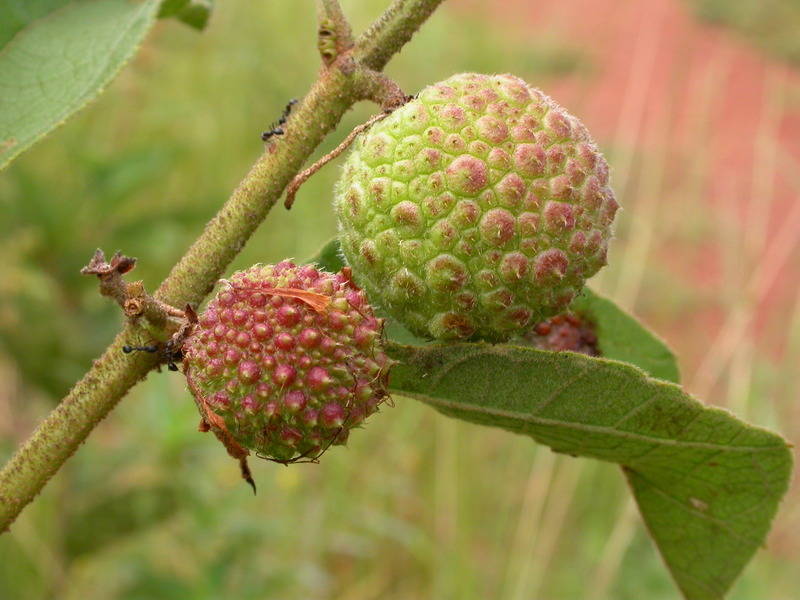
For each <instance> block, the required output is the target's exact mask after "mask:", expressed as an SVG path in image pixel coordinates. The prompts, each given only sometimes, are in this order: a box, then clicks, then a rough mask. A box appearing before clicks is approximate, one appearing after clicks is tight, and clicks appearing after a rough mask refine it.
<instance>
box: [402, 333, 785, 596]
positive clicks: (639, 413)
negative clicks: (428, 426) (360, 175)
mask: <svg viewBox="0 0 800 600" xmlns="http://www.w3.org/2000/svg"><path fill="white" fill-rule="evenodd" d="M389 354H390V356H392V357H393V358H394V359H396V360H398V361H399V364H398V365H396V366H395V367H394V370H393V371H392V378H391V383H390V387H391V389H392V390H393V391H395V392H396V393H398V394H403V395H406V396H410V397H412V398H416V399H418V400H422V401H423V402H425V403H427V404H429V405H431V406H432V407H434V408H436V409H437V410H439V411H440V412H442V413H443V414H446V415H448V416H451V417H456V418H459V419H463V420H465V421H469V422H472V423H477V424H480V425H488V426H491V427H500V428H503V429H508V430H509V431H513V432H515V433H521V434H524V435H528V436H531V437H532V438H533V439H534V440H536V441H537V442H539V443H542V444H546V445H548V446H550V447H551V448H552V449H553V450H554V451H556V452H561V453H565V454H570V455H573V456H584V457H588V458H595V459H598V460H604V461H610V462H615V463H619V464H620V465H622V467H623V470H624V471H625V474H626V475H627V477H628V482H629V484H630V486H631V488H632V489H633V492H634V496H635V497H636V501H637V503H638V504H639V509H640V511H641V512H642V515H643V517H644V519H645V522H646V523H647V525H648V528H649V530H650V533H651V535H652V536H653V539H654V540H655V542H656V544H657V545H658V547H659V549H660V551H661V554H662V556H663V557H664V560H665V561H666V563H667V566H668V567H669V569H670V571H671V572H672V575H673V577H674V578H675V580H676V582H677V583H678V586H679V587H680V588H681V590H682V591H683V593H684V596H685V597H686V598H687V599H688V600H707V599H708V600H710V599H715V598H721V597H722V596H723V594H724V593H725V591H727V589H728V588H729V587H730V586H731V584H732V583H733V581H734V579H735V578H736V577H737V576H738V575H739V573H740V572H741V570H742V569H743V568H744V565H745V564H747V562H748V561H749V560H750V558H751V557H752V555H753V553H755V551H756V550H757V549H758V548H759V547H760V546H761V544H763V542H764V539H765V537H766V534H767V532H768V531H769V527H770V524H771V523H772V519H773V518H774V516H775V513H776V512H777V508H778V504H779V502H780V500H781V498H782V497H783V495H784V494H785V493H786V491H787V489H788V486H789V478H790V475H791V468H792V456H791V452H790V450H789V446H788V444H787V443H786V441H785V440H783V439H782V438H781V437H780V436H778V435H776V434H774V433H772V432H769V431H767V430H764V429H760V428H756V427H753V426H750V425H747V424H746V423H744V422H742V421H740V420H738V419H736V418H735V417H734V416H733V415H731V414H729V413H727V412H725V411H722V410H719V409H716V408H709V407H704V406H703V405H702V404H701V403H700V402H698V401H697V400H695V399H694V398H692V397H690V396H688V395H687V394H686V393H685V392H683V391H682V390H681V389H680V388H679V387H678V386H676V385H674V384H670V383H667V382H663V381H659V380H654V379H651V378H649V377H647V375H646V374H645V373H644V372H642V371H640V370H639V369H637V368H635V367H632V366H629V365H626V364H624V363H620V362H616V361H611V360H607V359H596V358H591V357H586V356H582V355H579V354H574V353H571V352H561V353H554V352H545V351H539V350H534V349H531V348H520V347H515V346H511V345H504V344H497V345H489V344H442V345H436V346H428V347H425V348H419V347H412V346H401V345H396V344H392V345H390V346H389Z"/></svg>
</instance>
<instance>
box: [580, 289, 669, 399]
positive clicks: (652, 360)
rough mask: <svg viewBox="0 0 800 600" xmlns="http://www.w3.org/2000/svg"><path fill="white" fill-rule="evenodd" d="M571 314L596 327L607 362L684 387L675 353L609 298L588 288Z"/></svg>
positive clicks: (602, 353)
mask: <svg viewBox="0 0 800 600" xmlns="http://www.w3.org/2000/svg"><path fill="white" fill-rule="evenodd" d="M570 311H571V312H573V313H575V314H577V315H578V316H580V317H582V318H586V319H588V320H589V321H591V322H592V323H593V324H594V330H595V334H596V335H597V340H598V346H599V349H600V355H601V356H603V357H604V358H613V359H614V360H619V361H622V362H627V363H631V364H633V365H636V366H637V367H639V368H640V369H642V370H643V371H644V372H645V373H647V374H648V375H650V376H652V377H655V378H656V379H664V380H666V381H671V382H672V383H680V373H679V371H678V363H677V361H676V360H675V355H674V354H673V353H672V351H671V350H670V349H669V348H668V347H667V346H666V344H664V342H662V341H661V340H660V339H658V338H657V337H656V336H655V335H654V334H653V333H651V332H650V331H648V330H647V329H645V328H644V327H643V326H642V325H641V324H640V323H639V322H638V321H637V320H636V319H634V318H633V317H632V316H630V315H629V314H628V313H626V312H625V311H623V310H622V309H621V308H619V307H618V306H617V305H616V304H614V303H613V302H612V301H611V300H609V299H608V298H604V297H603V296H600V295H599V294H597V293H596V292H593V291H592V290H591V289H589V288H588V287H585V288H583V291H582V292H581V295H580V296H579V297H578V298H576V299H575V301H574V302H573V303H572V304H571V305H570Z"/></svg>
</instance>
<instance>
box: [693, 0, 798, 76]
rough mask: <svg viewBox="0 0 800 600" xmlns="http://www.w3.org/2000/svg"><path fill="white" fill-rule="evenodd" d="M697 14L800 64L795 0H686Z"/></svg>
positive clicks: (783, 57) (796, 4) (785, 58)
mask: <svg viewBox="0 0 800 600" xmlns="http://www.w3.org/2000/svg"><path fill="white" fill-rule="evenodd" d="M689 1H690V4H691V5H692V7H693V8H694V10H695V13H696V14H697V16H698V17H700V18H701V19H703V20H706V21H709V22H711V23H718V24H722V25H727V26H729V27H732V28H733V29H735V30H736V31H738V32H740V33H742V34H744V35H745V36H746V37H747V38H748V39H749V40H750V41H751V42H755V43H756V44H758V45H759V46H760V47H762V48H763V49H765V50H767V51H768V52H771V53H773V54H774V55H776V56H779V57H781V58H782V59H784V60H788V61H790V62H792V63H795V64H800V2H798V1H797V0H689Z"/></svg>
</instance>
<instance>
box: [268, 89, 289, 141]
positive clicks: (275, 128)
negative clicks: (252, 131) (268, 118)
mask: <svg viewBox="0 0 800 600" xmlns="http://www.w3.org/2000/svg"><path fill="white" fill-rule="evenodd" d="M295 104H297V98H292V99H291V100H289V103H288V104H287V105H286V108H284V109H283V114H281V118H280V119H278V120H277V121H275V122H274V123H273V124H272V125H270V126H269V127H270V129H269V131H265V132H264V133H262V134H261V139H262V140H264V141H265V142H266V141H267V140H268V139H269V138H271V137H272V136H273V135H283V133H284V131H283V127H282V125H285V124H286V119H288V118H289V113H290V112H292V107H293V106H294V105H295Z"/></svg>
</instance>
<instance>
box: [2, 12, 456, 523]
mask: <svg viewBox="0 0 800 600" xmlns="http://www.w3.org/2000/svg"><path fill="white" fill-rule="evenodd" d="M321 1H322V2H323V4H324V6H326V7H328V9H329V10H332V11H336V10H337V6H338V5H337V3H336V2H334V1H333V0H321ZM442 1H443V0H400V1H397V2H395V3H394V4H392V5H391V7H390V8H389V9H388V10H387V11H386V13H384V15H383V16H382V17H380V18H379V20H378V21H377V22H376V23H375V24H374V25H373V26H372V27H370V28H369V30H368V34H365V36H367V37H364V36H362V37H361V38H359V39H358V40H356V46H357V47H359V48H361V49H362V53H361V54H358V55H353V54H351V53H349V52H348V53H345V54H341V55H339V56H337V57H335V59H334V60H333V61H332V62H331V63H330V65H329V66H327V67H326V68H323V69H322V70H321V71H320V76H319V78H318V80H317V82H316V83H315V84H314V86H313V87H312V88H311V90H310V91H309V93H308V94H307V95H306V97H305V98H304V99H303V101H302V102H301V103H300V106H299V108H298V109H297V110H296V111H295V112H293V114H292V117H291V120H290V122H289V123H288V124H287V126H286V128H285V129H286V130H285V134H284V135H282V136H280V139H279V140H272V141H271V143H270V145H269V146H268V147H267V149H266V151H265V152H264V154H263V155H262V156H261V157H260V158H259V159H258V161H256V163H255V165H254V166H253V167H252V169H251V170H250V172H249V173H248V174H247V176H246V177H245V178H244V180H243V181H242V182H241V184H239V187H237V188H236V190H235V191H234V192H233V195H232V196H231V198H230V199H229V200H228V202H226V203H225V205H224V206H223V207H222V208H221V209H220V211H219V212H218V213H217V215H216V216H215V217H214V218H213V219H212V220H211V221H210V222H209V223H208V224H207V225H206V228H205V230H204V231H203V233H202V234H201V235H200V237H199V238H198V239H197V240H196V241H195V243H194V244H193V245H192V246H191V248H189V250H188V251H187V253H186V254H185V255H184V256H183V258H181V260H180V261H179V262H178V263H177V264H176V265H175V267H174V268H173V269H172V272H171V273H170V274H169V276H168V277H167V279H166V280H165V281H164V282H163V283H162V284H161V286H160V287H159V289H158V290H157V291H156V292H155V294H154V296H155V297H156V298H157V299H158V300H160V301H161V302H165V303H167V304H170V305H172V306H185V305H186V304H191V305H194V306H197V305H198V304H199V303H200V302H202V300H203V299H204V298H205V297H206V296H207V295H208V294H209V293H210V292H211V290H212V289H213V287H214V284H215V283H216V281H217V280H218V279H219V278H220V277H221V276H222V274H223V272H224V271H225V269H226V268H227V267H228V266H229V265H230V263H231V261H232V260H233V259H234V257H235V256H236V255H237V254H238V252H239V251H240V250H241V249H242V248H243V247H244V245H245V243H246V242H247V240H248V239H249V238H250V236H251V235H252V234H253V232H254V231H255V230H256V228H257V227H258V226H259V225H260V224H261V222H262V221H263V220H264V219H265V217H266V216H267V214H268V213H269V211H270V209H271V208H272V207H273V206H274V205H275V203H276V202H277V200H278V199H279V198H280V196H281V194H282V193H283V190H284V189H285V188H286V186H287V185H288V183H289V181H291V179H292V177H293V176H294V175H295V173H297V172H298V171H299V170H300V169H301V168H302V166H303V163H304V162H305V161H306V160H307V159H308V157H309V156H310V155H311V153H312V152H313V151H314V149H315V148H316V147H317V146H318V145H319V144H320V142H322V140H323V139H324V137H325V136H326V135H327V134H328V133H329V132H330V131H332V130H333V129H334V128H335V127H336V125H337V124H338V122H339V120H340V119H341V118H342V116H343V115H344V113H345V112H346V111H347V110H348V109H349V108H350V107H351V106H352V105H353V104H354V103H355V102H356V101H358V100H362V99H373V100H374V99H375V96H376V92H375V90H376V87H377V88H380V87H381V85H383V84H381V85H377V86H376V83H375V81H376V79H377V80H383V76H381V75H380V74H378V73H376V71H378V70H380V69H381V68H382V67H383V66H384V65H385V64H386V62H387V61H388V59H389V58H390V57H391V55H392V54H394V53H396V52H397V51H399V50H400V48H401V47H402V46H403V45H404V44H405V43H406V42H408V40H409V39H411V36H412V35H413V34H414V32H416V31H417V29H419V27H420V26H421V25H422V23H423V22H424V21H425V19H427V18H428V16H429V15H430V14H431V13H432V12H433V11H434V9H435V8H436V7H437V6H438V5H439V4H441V2H442ZM339 16H341V12H340V11H339V13H338V16H336V18H338V17H339ZM342 18H343V17H342ZM347 32H348V36H349V26H348V27H347ZM133 331H134V329H133V325H131V324H126V325H125V327H124V328H123V330H122V331H121V332H120V333H119V335H117V337H116V338H115V340H114V342H113V343H112V344H111V345H110V346H109V347H108V348H107V349H106V351H105V352H104V353H103V355H102V356H101V357H100V358H98V359H97V360H95V361H94V364H93V365H92V367H91V369H90V370H89V372H88V373H87V374H86V375H85V376H84V377H83V379H81V381H79V382H78V383H77V384H76V385H75V387H74V388H73V389H72V390H71V391H70V393H69V394H68V395H67V396H66V397H65V398H64V399H63V400H62V401H61V403H60V404H59V405H58V407H56V409H55V410H53V411H52V412H51V413H50V414H49V415H48V416H47V417H46V418H45V419H44V420H43V421H42V422H41V423H40V424H39V426H38V427H37V428H36V430H35V431H34V432H33V434H32V435H31V437H30V438H29V439H28V440H27V441H26V442H25V443H24V444H23V445H22V446H21V447H20V448H19V449H18V450H17V452H16V453H15V454H14V456H12V457H11V459H10V460H9V462H8V464H7V465H6V466H5V467H4V468H3V470H2V471H0V532H4V531H7V530H8V528H9V526H10V525H11V523H13V521H14V520H15V519H16V517H17V516H18V515H19V513H20V512H21V511H22V509H23V508H24V507H25V506H26V505H27V504H29V503H30V502H31V501H32V500H33V499H34V498H35V497H36V495H37V494H39V492H40V491H41V490H42V488H43V487H44V486H45V484H46V483H47V481H48V480H49V479H50V478H51V477H52V476H53V475H54V474H55V473H56V472H57V471H58V469H59V468H60V467H61V465H63V464H64V462H65V461H66V460H67V459H68V458H69V457H70V456H72V454H73V453H74V452H75V451H76V450H77V448H78V446H80V444H81V443H82V442H83V441H84V440H85V439H86V437H87V436H88V435H89V433H90V432H91V431H92V430H93V429H94V428H95V427H96V426H97V424H98V423H99V422H100V421H102V420H103V418H105V417H106V415H107V414H108V413H109V412H110V411H111V409H113V408H114V407H115V406H116V405H117V403H118V402H119V401H120V400H121V399H122V397H123V396H124V395H125V394H126V393H127V392H128V390H130V389H131V387H133V386H134V385H135V384H136V383H137V382H138V381H140V380H142V379H143V378H144V377H145V376H146V375H147V373H148V371H150V370H151V369H152V368H154V367H155V366H156V364H157V362H158V360H157V358H156V357H154V356H150V355H140V356H138V357H137V359H136V360H132V359H131V357H130V356H127V355H125V354H123V352H122V347H123V345H125V344H126V343H128V341H129V340H130V339H131V337H132V336H134V335H135V334H134V333H133Z"/></svg>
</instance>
